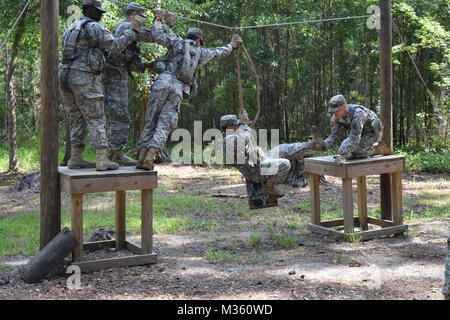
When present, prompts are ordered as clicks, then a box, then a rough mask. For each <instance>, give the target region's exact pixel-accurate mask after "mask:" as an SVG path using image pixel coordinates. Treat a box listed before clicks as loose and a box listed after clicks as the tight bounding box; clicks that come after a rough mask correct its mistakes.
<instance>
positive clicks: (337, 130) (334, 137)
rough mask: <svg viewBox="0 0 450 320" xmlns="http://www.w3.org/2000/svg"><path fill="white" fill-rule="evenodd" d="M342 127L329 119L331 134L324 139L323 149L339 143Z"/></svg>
mask: <svg viewBox="0 0 450 320" xmlns="http://www.w3.org/2000/svg"><path fill="white" fill-rule="evenodd" d="M341 133H342V128H341V126H340V125H338V124H337V123H334V122H333V121H331V135H330V136H329V137H328V138H326V139H325V141H324V142H325V150H329V149H331V148H333V147H335V146H337V144H338V143H339V140H340V139H341Z"/></svg>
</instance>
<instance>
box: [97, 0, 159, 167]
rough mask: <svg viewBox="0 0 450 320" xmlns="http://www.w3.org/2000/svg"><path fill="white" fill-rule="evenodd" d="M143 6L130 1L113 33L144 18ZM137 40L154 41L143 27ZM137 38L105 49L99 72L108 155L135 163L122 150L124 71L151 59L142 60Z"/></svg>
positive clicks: (127, 118) (125, 119)
mask: <svg viewBox="0 0 450 320" xmlns="http://www.w3.org/2000/svg"><path fill="white" fill-rule="evenodd" d="M145 10H146V9H145V8H144V7H142V6H141V5H140V4H138V3H135V2H130V3H129V4H128V5H127V8H126V11H125V19H124V20H122V21H121V22H120V23H119V25H118V26H117V28H116V30H115V32H114V36H115V37H120V36H122V35H123V34H124V33H125V31H127V30H130V29H131V21H132V19H133V18H135V17H136V16H138V18H143V19H145V18H147V16H146V15H145ZM166 23H167V19H166ZM137 41H143V42H154V39H153V36H152V33H151V30H150V29H145V30H144V31H143V32H141V33H139V34H138V36H137ZM137 41H136V40H135V41H133V42H132V43H131V44H130V45H129V46H128V47H127V48H126V49H125V50H123V51H121V52H109V53H108V54H107V59H106V70H105V72H104V73H103V75H102V83H103V87H104V91H105V98H106V109H107V111H108V123H109V130H108V132H109V138H108V148H109V152H108V158H109V160H112V161H114V162H116V163H118V164H120V165H125V166H134V165H136V161H135V160H133V159H130V158H129V157H127V156H126V155H125V154H124V151H123V148H124V146H125V144H126V142H127V140H128V134H129V130H130V115H129V113H128V75H129V74H131V72H132V71H133V72H139V73H144V72H145V70H147V69H151V68H152V66H153V62H149V61H142V59H141V57H140V56H139V53H140V50H139V47H138V43H137Z"/></svg>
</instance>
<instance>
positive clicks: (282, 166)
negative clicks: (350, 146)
mask: <svg viewBox="0 0 450 320" xmlns="http://www.w3.org/2000/svg"><path fill="white" fill-rule="evenodd" d="M220 128H221V130H222V132H223V134H224V136H225V137H224V151H225V154H226V155H227V163H228V161H229V160H232V161H233V163H232V165H233V166H234V167H236V168H237V169H238V170H239V172H241V173H242V175H243V176H244V178H245V180H246V185H247V194H248V197H249V201H250V203H251V204H252V203H253V205H254V206H255V207H264V206H266V205H268V204H270V203H272V202H274V201H275V200H276V199H277V198H281V197H283V196H284V194H283V193H282V192H281V191H280V190H279V189H278V188H277V185H278V184H283V183H288V184H290V185H291V186H294V187H304V186H305V185H306V182H305V181H304V177H303V173H302V172H296V171H297V170H298V166H293V165H292V164H293V163H295V162H301V161H302V160H303V158H305V157H306V156H307V152H308V151H309V150H310V149H311V148H312V147H313V146H314V145H316V144H319V143H320V135H319V134H318V131H317V129H316V128H315V127H314V128H313V136H314V138H313V140H311V141H309V142H301V143H292V144H281V145H279V146H277V147H275V148H273V149H271V150H269V151H267V153H265V152H264V151H263V150H262V149H261V148H260V147H259V146H258V145H257V144H256V143H255V141H254V140H253V138H252V133H251V128H250V127H249V126H248V125H247V124H246V123H245V121H240V120H238V118H237V116H236V115H226V116H223V117H221V119H220Z"/></svg>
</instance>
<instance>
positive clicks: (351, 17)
mask: <svg viewBox="0 0 450 320" xmlns="http://www.w3.org/2000/svg"><path fill="white" fill-rule="evenodd" d="M106 1H109V2H112V3H117V4H121V5H125V6H126V5H128V4H127V3H125V2H122V1H117V0H106ZM144 9H145V10H151V9H149V8H145V7H144ZM371 16H372V15H364V16H347V17H337V18H327V19H317V20H304V21H293V22H281V23H273V24H262V25H254V26H243V27H229V26H225V25H222V24H218V23H212V22H207V21H202V20H198V19H192V18H187V17H183V16H181V15H178V16H177V18H180V19H183V20H187V21H191V22H196V23H200V24H206V25H210V26H214V27H219V28H224V29H228V30H231V31H233V30H241V29H255V28H266V27H280V26H287V25H293V24H302V23H316V22H327V21H339V20H350V19H362V18H368V17H371Z"/></svg>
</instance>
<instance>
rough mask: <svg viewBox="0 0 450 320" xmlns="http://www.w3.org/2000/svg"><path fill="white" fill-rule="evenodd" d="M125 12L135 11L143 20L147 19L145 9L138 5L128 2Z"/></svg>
mask: <svg viewBox="0 0 450 320" xmlns="http://www.w3.org/2000/svg"><path fill="white" fill-rule="evenodd" d="M127 11H137V12H139V14H140V15H141V16H143V17H144V18H147V16H146V15H145V11H146V9H145V8H144V7H143V6H141V5H140V4H139V3H136V2H130V3H129V4H128V5H127Z"/></svg>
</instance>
